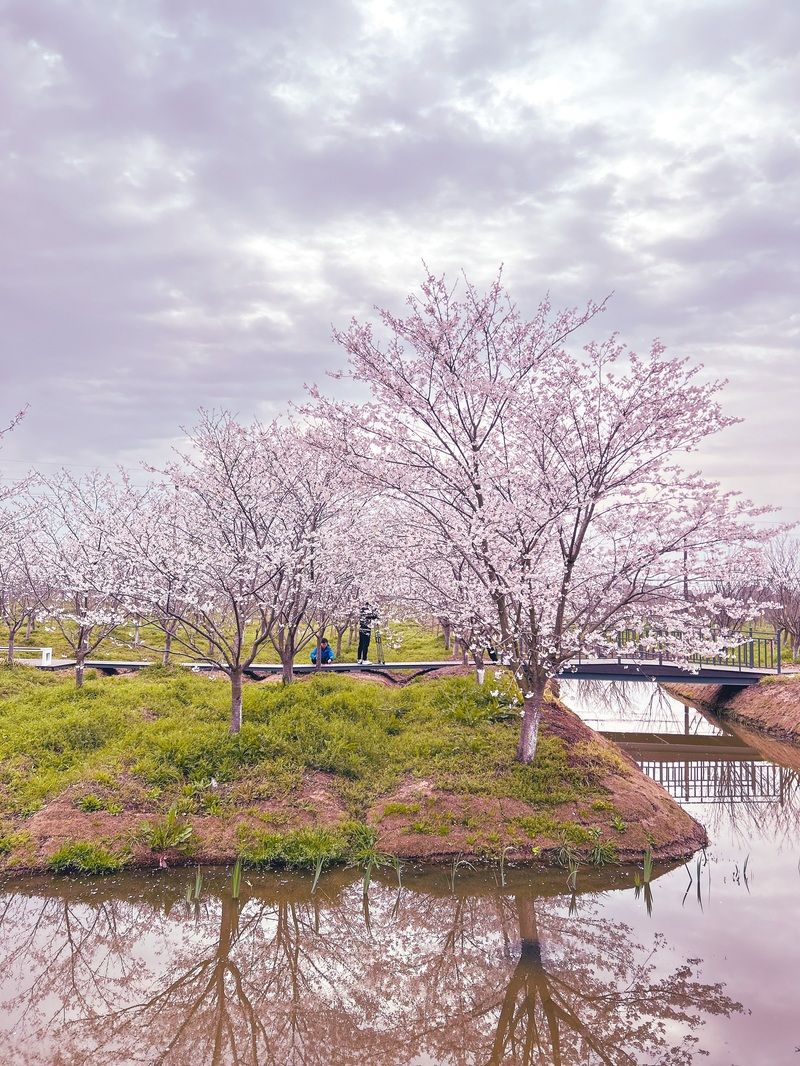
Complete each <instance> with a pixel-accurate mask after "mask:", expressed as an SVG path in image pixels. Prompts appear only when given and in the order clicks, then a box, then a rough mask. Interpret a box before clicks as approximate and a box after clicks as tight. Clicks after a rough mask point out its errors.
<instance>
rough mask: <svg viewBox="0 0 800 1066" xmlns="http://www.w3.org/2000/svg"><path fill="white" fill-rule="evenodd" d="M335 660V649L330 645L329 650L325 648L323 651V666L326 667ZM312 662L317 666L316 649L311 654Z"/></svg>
mask: <svg viewBox="0 0 800 1066" xmlns="http://www.w3.org/2000/svg"><path fill="white" fill-rule="evenodd" d="M335 658H336V656H335V655H334V654H333V648H332V647H331V646H330V644H329V645H328V647H327V648H323V649H322V665H323V666H325V664H326V663H332V662H333V660H334V659H335ZM311 662H312V663H314V664H315V665H316V662H317V649H316V648H314V650H313V651H312V652H311Z"/></svg>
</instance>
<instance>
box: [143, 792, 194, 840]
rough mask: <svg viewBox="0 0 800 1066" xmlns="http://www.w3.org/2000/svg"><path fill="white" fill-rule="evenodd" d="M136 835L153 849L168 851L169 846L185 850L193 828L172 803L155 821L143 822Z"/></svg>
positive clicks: (192, 833)
mask: <svg viewBox="0 0 800 1066" xmlns="http://www.w3.org/2000/svg"><path fill="white" fill-rule="evenodd" d="M138 835H139V839H140V840H142V841H143V842H144V843H145V844H149V845H150V847H151V848H152V849H153V851H168V850H169V849H170V848H174V849H175V850H177V851H185V850H186V849H187V848H188V847H189V844H190V843H191V840H192V836H193V835H194V829H193V828H192V826H191V825H190V823H189V822H188V821H187V820H186V819H185V818H183V817H182V816H181V815H180V814H179V813H178V808H177V807H176V806H175V805H174V804H173V806H172V807H170V809H169V810H168V811H167V813H166V815H165V816H164V817H163V818H160V819H159V820H158V821H157V822H153V823H151V822H143V823H142V825H141V826H140V827H139V834H138Z"/></svg>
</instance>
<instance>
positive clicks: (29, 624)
mask: <svg viewBox="0 0 800 1066" xmlns="http://www.w3.org/2000/svg"><path fill="white" fill-rule="evenodd" d="M35 625H36V612H35V611H32V612H31V613H30V614H29V615H28V619H27V621H26V623H25V639H26V640H30V639H31V633H33V629H34V626H35Z"/></svg>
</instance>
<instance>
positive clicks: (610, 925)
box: [0, 875, 741, 1066]
mask: <svg viewBox="0 0 800 1066" xmlns="http://www.w3.org/2000/svg"><path fill="white" fill-rule="evenodd" d="M337 877H338V880H337ZM120 886H121V887H120V888H119V889H117V890H116V892H119V893H121V892H122V890H123V889H124V888H125V882H124V880H122V881H121V882H120ZM176 887H177V886H176ZM418 887H424V888H425V889H426V890H425V891H412V890H410V889H409V888H405V889H403V891H402V894H401V896H400V897H398V895H397V892H396V890H393V889H391V888H389V887H388V886H382V885H380V884H373V890H372V896H371V914H372V920H371V924H370V927H369V928H368V927H367V926H366V925H365V923H364V919H363V914H362V909H361V885H360V883H358V882H349V883H348V881H347V880H346V879H345V878H343V877H341V876H339V875H337V876H335V877H329V878H328V881H327V889H328V891H329V893H330V894H329V895H328V897H327V898H325V899H324V900H323V901H322V902H320V903H318V902H317V901H316V900H315V899H313V898H312V897H310V895H309V893H308V886H307V885H306V884H305V883H304V882H302V881H300V880H297V881H291V880H289V881H288V882H287V881H284V882H278V881H276V880H272V879H263V880H262V881H261V882H260V883H259V885H257V886H256V887H255V888H254V893H253V895H252V896H251V897H250V898H249V899H247V900H246V901H245V902H244V903H243V904H242V905H241V906H240V905H239V903H238V902H237V901H235V900H233V899H232V898H231V897H230V895H229V894H227V893H226V892H225V891H220V893H219V895H218V896H210V897H209V898H208V899H207V900H206V901H205V902H203V903H201V904H193V905H190V906H187V905H186V904H185V903H179V902H178V901H177V900H173V901H172V902H170V901H169V900H165V899H163V898H162V899H159V900H158V902H156V901H154V900H153V899H152V898H151V895H150V894H148V893H147V892H143V893H139V894H138V895H137V894H136V893H132V894H131V895H130V896H129V898H127V899H126V898H119V896H115V891H112V889H111V887H110V886H109V888H108V889H107V890H106V891H105V895H103V896H102V898H98V897H97V895H96V894H94V893H93V894H91V895H83V896H81V895H75V894H74V893H73V894H72V895H70V894H69V891H68V890H67V891H66V892H65V894H64V895H63V896H62V897H58V896H55V895H50V896H47V895H45V894H41V895H24V894H17V895H7V896H5V897H4V898H3V899H2V909H1V910H0V936H2V939H3V943H4V948H5V951H4V955H5V959H6V966H5V969H4V971H3V974H2V983H1V984H0V1006H2V1008H4V1015H5V1017H6V1018H8V1019H9V1025H8V1026H7V1027H6V1028H5V1030H4V1031H2V1033H0V1054H2V1056H3V1058H4V1060H8V1061H10V1060H11V1057H12V1055H14V1056H17V1057H21V1058H22V1059H24V1061H25V1062H26V1063H30V1064H31V1066H33V1064H37V1063H43V1062H48V1063H58V1062H65V1063H66V1062H69V1063H72V1064H81V1063H88V1062H89V1061H90V1060H91V1061H96V1060H97V1056H98V1055H102V1057H103V1058H104V1059H105V1060H107V1061H116V1062H125V1063H130V1064H134V1063H143V1064H144V1063H146V1064H148V1066H154V1064H162V1063H170V1064H176V1066H180V1064H182V1063H187V1064H188V1063H190V1062H191V1063H192V1064H197V1063H204V1064H205V1063H209V1064H213V1066H229V1064H235V1066H265V1064H274V1066H292V1064H301V1063H302V1064H308V1066H314V1064H320V1066H322V1064H325V1066H329V1064H336V1066H347V1064H351V1063H352V1064H353V1066H355V1064H360V1063H363V1062H366V1061H370V1062H371V1063H374V1064H376V1066H381V1064H386V1066H388V1064H390V1063H391V1064H394V1063H396V1062H400V1061H403V1062H411V1061H414V1059H415V1058H418V1057H426V1058H427V1060H429V1061H431V1062H433V1063H447V1064H448V1066H451V1064H452V1066H456V1064H458V1066H500V1064H501V1063H503V1064H505V1063H509V1064H512V1063H513V1064H515V1066H517V1064H519V1066H522V1064H526V1066H533V1064H534V1063H553V1064H554V1066H570V1064H577V1063H581V1064H586V1063H605V1064H614V1066H621V1064H623V1063H624V1064H634V1063H647V1062H653V1061H658V1062H659V1063H665V1064H666V1063H669V1064H675V1066H678V1064H684V1063H689V1062H691V1061H692V1056H693V1055H694V1054H696V1053H697V1047H696V1046H695V1045H696V1036H695V1031H696V1030H697V1029H699V1028H700V1027H701V1026H702V1024H703V1022H704V1020H705V1018H706V1017H707V1016H708V1015H709V1014H730V1013H731V1012H733V1011H738V1010H740V1009H741V1008H740V1006H739V1005H738V1004H736V1003H734V1002H733V1001H732V1000H730V999H729V998H728V997H727V996H726V995H725V993H724V990H723V988H722V986H720V985H713V984H708V983H704V982H703V981H702V980H701V979H700V977H699V975H698V973H697V967H698V963H699V960H688V961H687V962H685V963H683V964H681V965H678V966H674V965H672V966H671V967H667V966H665V964H664V959H665V956H666V954H667V953H666V952H665V951H664V950H663V949H664V948H665V944H664V942H663V941H661V940H659V938H657V937H656V938H655V939H654V941H653V942H652V943H651V944H650V945H649V946H645V945H642V944H639V943H637V942H636V941H635V939H634V938H633V937H632V936H631V934H630V930H628V929H627V928H626V927H625V926H624V925H622V924H621V923H620V922H618V921H610V920H608V919H607V918H606V917H605V916H604V914H603V906H602V897H596V896H586V897H583V898H582V900H581V903H580V909H579V915H578V917H573V918H570V917H569V914H568V900H567V898H566V897H564V896H563V895H549V896H548V895H547V894H546V892H540V893H539V894H538V895H536V894H534V893H533V891H532V890H531V889H530V888H529V887H528V886H524V887H520V888H519V889H518V890H515V891H512V890H509V889H506V890H504V891H501V890H491V891H490V890H488V887H487V885H486V883H485V881H484V882H482V883H479V884H476V885H475V886H474V888H475V891H474V892H472V893H469V894H464V895H462V896H456V895H454V894H453V893H451V892H448V891H447V889H446V887H445V885H444V882H443V880H442V879H440V880H438V881H437V880H436V878H435V877H434V878H433V879H431V878H427V879H425V880H424V881H423V883H422V885H421V886H418ZM553 887H554V886H553ZM166 890H167V889H166V885H165V883H163V882H162V884H161V886H160V888H159V890H158V891H159V892H160V893H164V892H165V891H166ZM551 890H552V889H551ZM46 891H48V890H46ZM49 891H51V892H52V891H53V889H52V886H51V888H50V889H49Z"/></svg>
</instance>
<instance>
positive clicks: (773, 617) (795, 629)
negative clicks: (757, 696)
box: [764, 530, 800, 659]
mask: <svg viewBox="0 0 800 1066" xmlns="http://www.w3.org/2000/svg"><path fill="white" fill-rule="evenodd" d="M764 559H765V569H766V583H767V594H768V596H769V598H770V600H771V601H772V603H771V605H770V607H769V608H768V610H767V611H766V614H767V617H768V618H769V620H770V621H771V622H772V624H773V625H775V626H776V627H778V628H780V629H785V630H786V632H787V633H788V634H789V639H790V640H791V643H792V657H793V658H795V659H796V658H797V657H798V655H800V538H798V537H797V536H794V535H792V534H790V533H789V532H788V531H785V530H784V531H782V532H781V533H780V534H779V535H778V536H776V537H775V538H774V539H773V540H771V541H770V542H769V543H768V544H767V546H766V548H765V551H764Z"/></svg>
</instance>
